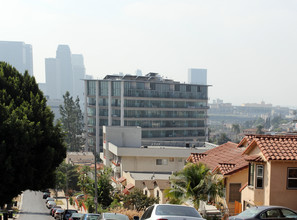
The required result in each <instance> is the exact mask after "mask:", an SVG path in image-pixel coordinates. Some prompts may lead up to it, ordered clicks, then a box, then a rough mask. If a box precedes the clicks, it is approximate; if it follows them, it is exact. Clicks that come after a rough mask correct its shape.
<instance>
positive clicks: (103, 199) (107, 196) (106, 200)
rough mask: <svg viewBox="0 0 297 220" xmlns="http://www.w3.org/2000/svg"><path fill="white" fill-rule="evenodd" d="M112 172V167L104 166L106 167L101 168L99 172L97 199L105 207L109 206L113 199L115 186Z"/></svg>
mask: <svg viewBox="0 0 297 220" xmlns="http://www.w3.org/2000/svg"><path fill="white" fill-rule="evenodd" d="M111 172H112V170H111V168H107V167H104V169H103V170H100V171H99V173H98V181H97V187H98V188H97V193H98V195H97V199H98V204H101V206H102V207H103V208H106V207H108V206H109V205H110V204H111V203H112V201H113V198H112V193H113V191H114V188H113V186H112V185H111V178H110V177H111Z"/></svg>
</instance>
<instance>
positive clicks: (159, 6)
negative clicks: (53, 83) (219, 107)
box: [0, 0, 297, 106]
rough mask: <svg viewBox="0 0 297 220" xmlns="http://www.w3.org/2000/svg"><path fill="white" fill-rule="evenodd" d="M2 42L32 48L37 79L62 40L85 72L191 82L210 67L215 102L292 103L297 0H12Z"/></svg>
mask: <svg viewBox="0 0 297 220" xmlns="http://www.w3.org/2000/svg"><path fill="white" fill-rule="evenodd" d="M1 3H2V4H1V5H2V6H1V7H2V8H3V9H5V10H3V11H2V12H1V14H0V19H1V21H2V25H1V26H2V28H1V30H2V31H1V39H0V40H7V41H24V42H26V43H28V44H31V45H32V47H33V66H34V76H35V77H36V79H37V82H44V81H45V70H44V69H45V64H44V59H45V58H48V57H54V56H55V54H56V50H57V46H58V45H59V44H67V45H69V46H70V49H71V52H72V53H78V54H83V56H84V62H85V67H86V73H87V74H89V75H93V77H94V78H103V77H104V76H105V75H107V74H116V73H119V72H123V73H124V74H134V73H135V71H136V69H140V70H142V73H143V74H146V73H148V72H157V73H160V75H162V76H164V77H167V78H171V79H174V80H176V81H181V82H187V77H186V74H187V70H188V68H205V69H207V70H208V84H209V85H212V87H210V88H209V98H210V100H212V99H215V98H220V99H223V100H224V101H225V102H232V103H233V104H241V103H247V102H257V103H259V102H261V101H263V100H264V101H265V102H266V103H272V104H273V105H282V106H295V103H294V102H293V101H292V98H291V97H292V94H296V92H297V87H296V86H295V82H296V72H297V64H296V51H297V44H296V37H297V14H296V9H297V2H296V1H293V0H287V1H281V0H264V1H257V0H244V1H238V0H227V1H219V0H209V1H194V0H193V1H190V0H183V1H177V0H163V1H157V0H151V1H148V0H142V1H136V0H126V1H123V0H117V1H115V0H109V1H96V0H85V1H73V0H65V1H59V0H38V1H37V0H26V1H24V0H11V1H3V2H1Z"/></svg>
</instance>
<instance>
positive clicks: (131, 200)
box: [123, 189, 159, 211]
mask: <svg viewBox="0 0 297 220" xmlns="http://www.w3.org/2000/svg"><path fill="white" fill-rule="evenodd" d="M158 202H159V199H158V198H154V197H147V196H146V195H144V194H143V192H142V191H141V190H140V189H135V190H134V191H133V192H131V193H129V194H128V195H126V196H124V197H123V203H124V206H125V207H128V206H130V205H132V206H134V207H135V209H136V210H137V211H141V210H145V209H146V208H147V207H149V206H151V205H153V204H155V203H158Z"/></svg>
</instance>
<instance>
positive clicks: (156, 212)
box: [141, 204, 204, 220]
mask: <svg viewBox="0 0 297 220" xmlns="http://www.w3.org/2000/svg"><path fill="white" fill-rule="evenodd" d="M144 219H148V220H157V219H167V220H178V219H179V220H180V219H182V220H204V218H202V217H201V215H200V214H199V212H198V211H197V210H196V209H195V208H194V207H189V206H183V205H172V204H157V205H153V206H150V207H148V208H147V210H146V211H145V212H144V213H143V215H142V216H141V220H144Z"/></svg>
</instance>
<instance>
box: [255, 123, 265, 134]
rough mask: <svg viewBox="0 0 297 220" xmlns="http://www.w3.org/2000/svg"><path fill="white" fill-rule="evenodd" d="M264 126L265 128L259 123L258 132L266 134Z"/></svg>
mask: <svg viewBox="0 0 297 220" xmlns="http://www.w3.org/2000/svg"><path fill="white" fill-rule="evenodd" d="M263 128H264V127H263V125H258V126H257V130H256V134H264V131H263Z"/></svg>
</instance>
